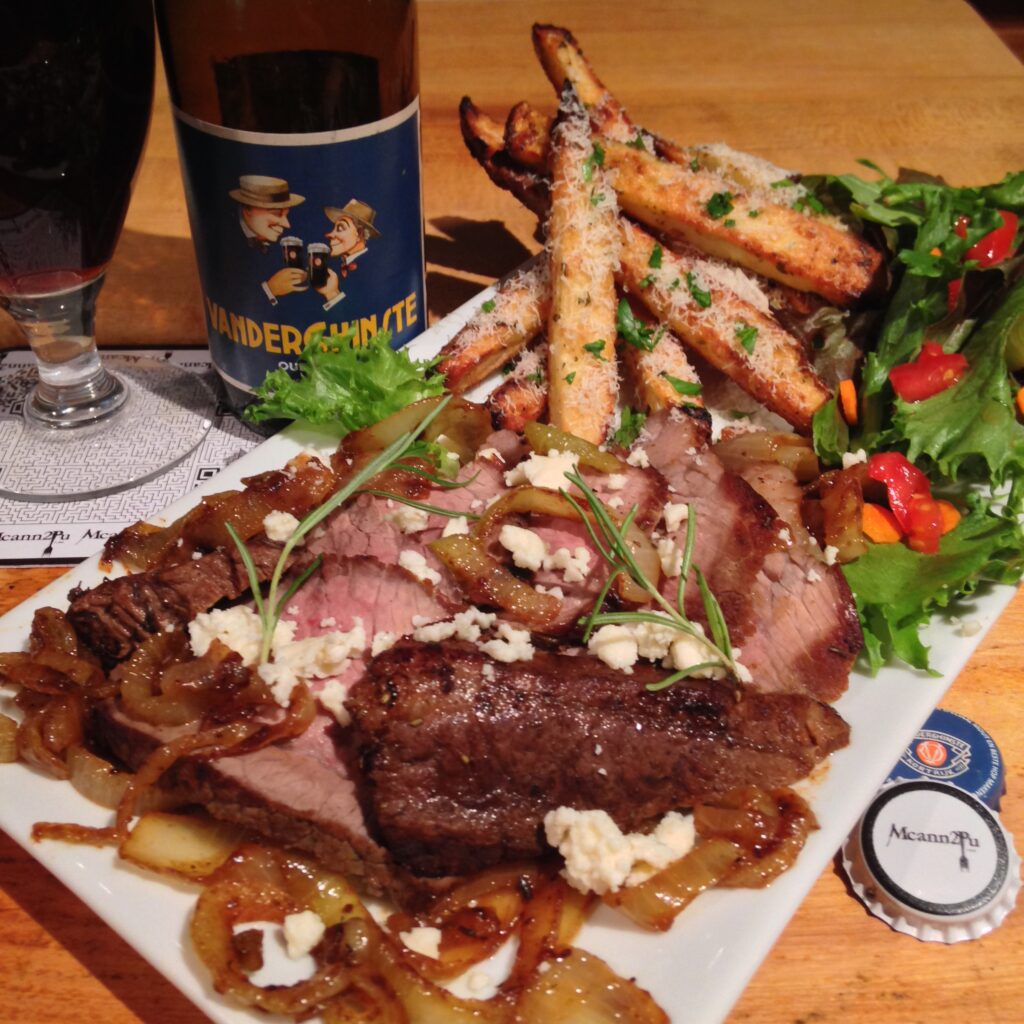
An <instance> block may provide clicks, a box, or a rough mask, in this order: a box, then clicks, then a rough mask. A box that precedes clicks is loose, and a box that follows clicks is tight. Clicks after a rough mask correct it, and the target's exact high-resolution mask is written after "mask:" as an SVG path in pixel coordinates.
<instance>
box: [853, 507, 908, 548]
mask: <svg viewBox="0 0 1024 1024" xmlns="http://www.w3.org/2000/svg"><path fill="white" fill-rule="evenodd" d="M861 529H862V530H863V531H864V535H865V536H866V537H867V538H868V539H869V540H873V541H874V542H875V543H876V544H897V543H899V541H900V539H901V538H902V537H903V531H902V530H901V529H900V524H899V523H898V522H896V517H895V516H894V515H893V514H892V513H891V512H890V511H889V510H888V509H887V508H885V507H883V506H882V505H875V504H873V503H872V502H870V501H865V502H864V510H863V511H862V512H861Z"/></svg>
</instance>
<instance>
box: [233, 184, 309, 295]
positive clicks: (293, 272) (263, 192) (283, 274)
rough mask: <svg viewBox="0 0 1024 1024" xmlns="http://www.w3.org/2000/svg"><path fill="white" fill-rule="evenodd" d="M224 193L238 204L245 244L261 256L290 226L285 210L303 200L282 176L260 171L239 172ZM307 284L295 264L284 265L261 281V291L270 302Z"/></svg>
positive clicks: (304, 199) (239, 220)
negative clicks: (268, 277)
mask: <svg viewBox="0 0 1024 1024" xmlns="http://www.w3.org/2000/svg"><path fill="white" fill-rule="evenodd" d="M228 195H229V196H230V197H231V198H232V199H234V200H235V202H236V203H238V204H239V211H238V224H239V227H241V229H242V234H243V235H245V237H246V239H247V240H248V242H249V245H250V246H252V247H253V248H254V249H257V250H259V251H260V252H261V253H263V254H264V255H265V254H266V253H268V252H270V247H271V245H273V244H274V243H275V242H277V241H278V240H279V239H280V238H281V235H283V234H284V232H285V231H287V230H288V229H289V228H290V227H291V223H290V221H289V220H288V211H289V210H290V209H292V207H295V206H298V205H299V204H300V203H304V202H305V201H306V197H305V196H300V195H296V194H295V193H294V192H292V191H291V190H290V189H289V188H288V182H287V181H285V180H284V178H272V177H268V176H267V175H264V174H243V175H242V176H241V177H240V178H239V179H238V188H235V189H232V190H231V191H230V192H228ZM307 285H308V282H307V280H306V272H305V271H304V270H301V269H299V268H297V267H284V268H283V269H281V270H279V271H277V273H275V274H273V275H272V276H271V277H270V279H269V280H267V281H264V282H263V290H264V292H266V294H267V298H269V299H270V301H271V302H272V303H275V304H276V303H277V299H278V297H279V296H281V295H287V294H289V293H290V292H297V291H302V290H304V289H305V288H306V287H307Z"/></svg>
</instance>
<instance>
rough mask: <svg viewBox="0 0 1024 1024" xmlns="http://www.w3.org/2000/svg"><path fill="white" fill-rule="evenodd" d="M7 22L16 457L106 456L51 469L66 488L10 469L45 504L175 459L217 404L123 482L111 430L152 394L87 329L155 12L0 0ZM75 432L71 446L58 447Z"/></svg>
mask: <svg viewBox="0 0 1024 1024" xmlns="http://www.w3.org/2000/svg"><path fill="white" fill-rule="evenodd" d="M0 23H2V24H3V25H4V38H3V40H2V41H0V305H2V307H3V308H5V309H6V310H7V312H8V313H9V314H10V315H11V316H12V317H13V318H14V320H15V322H16V323H17V324H18V326H19V327H20V328H21V331H22V333H23V335H24V336H25V340H26V341H27V342H28V344H29V345H30V346H31V349H32V352H33V353H34V355H35V358H36V364H37V367H38V371H39V381H38V384H36V386H35V387H34V388H33V389H32V391H31V392H30V393H29V394H28V395H27V396H26V397H25V400H24V407H23V421H22V422H21V423H20V427H19V429H21V430H22V432H23V436H22V437H19V439H18V441H17V446H18V451H19V459H20V456H24V455H25V452H26V448H25V446H26V445H30V444H33V443H38V444H39V445H41V446H42V447H41V450H40V456H39V457H40V459H43V460H47V459H50V460H54V459H56V461H57V463H58V465H59V464H60V463H62V462H63V463H65V464H67V463H68V462H72V461H73V462H74V463H75V465H76V467H79V468H81V467H80V461H81V460H82V459H83V458H87V456H88V452H89V451H95V452H96V453H97V454H98V455H104V456H105V457H103V458H101V459H98V460H97V461H100V462H101V463H102V465H103V470H102V472H101V473H99V475H97V474H96V473H93V472H90V471H89V470H88V469H83V471H82V472H81V474H79V473H69V472H67V470H66V468H65V472H63V473H59V474H57V475H58V476H59V477H61V478H62V479H63V481H64V483H65V484H67V486H63V487H62V486H61V483H60V482H55V481H54V479H53V478H52V477H51V479H50V481H49V482H47V483H43V484H42V485H41V487H40V485H38V484H27V485H25V486H24V487H23V486H22V484H21V483H20V482H19V481H17V480H14V479H12V478H11V475H10V473H6V472H5V475H4V476H3V477H0V493H4V494H6V495H8V496H15V497H27V498H35V499H41V500H55V499H57V498H59V497H63V496H75V497H84V496H88V495H91V494H99V493H105V492H109V491H112V490H117V489H120V487H122V486H127V485H128V484H130V483H133V482H137V481H138V480H139V479H145V478H146V477H149V476H153V475H155V473H156V472H159V471H160V469H163V468H166V467H167V466H168V465H169V464H173V462H174V461H177V459H180V458H181V457H182V456H183V455H184V454H186V453H187V452H188V451H190V450H191V449H192V448H194V447H195V445H196V444H197V443H198V441H199V440H200V439H201V437H202V435H203V434H205V432H206V430H207V429H209V414H210V412H211V409H210V408H209V403H208V401H206V402H203V401H202V400H203V399H204V398H205V399H207V400H208V399H209V397H210V396H209V393H208V389H206V388H205V385H204V386H203V391H205V392H206V393H205V395H204V394H202V393H199V394H198V395H194V397H196V398H198V399H199V400H200V402H201V404H203V412H204V415H203V417H202V419H201V420H200V421H199V422H200V423H201V422H202V420H203V419H205V420H206V425H205V429H203V431H202V433H201V434H199V436H198V437H194V439H193V435H194V434H195V429H190V430H189V437H188V441H187V443H188V447H187V448H186V449H185V451H179V450H178V449H177V448H175V447H174V446H173V444H172V445H171V446H170V448H169V449H165V450H164V451H163V452H161V453H159V454H158V455H156V456H154V458H153V459H149V460H148V461H147V460H143V462H145V466H144V467H143V472H141V474H140V473H139V470H138V466H137V464H136V463H135V462H133V468H132V470H131V472H130V475H132V476H133V477H134V479H130V480H123V479H120V477H122V476H123V475H124V471H123V469H122V468H121V467H119V466H118V465H116V464H114V463H115V462H117V461H122V460H117V457H116V455H114V458H111V456H112V454H114V452H115V449H116V444H115V442H113V441H112V440H111V437H112V435H108V433H107V431H113V430H115V429H116V428H117V425H118V424H119V423H120V424H122V425H124V426H127V419H128V418H129V417H128V416H127V409H128V408H129V407H131V406H132V404H133V403H135V404H138V403H139V402H140V401H143V400H144V398H145V389H143V390H142V391H139V390H138V389H136V388H135V386H134V382H135V376H134V374H128V375H127V376H128V377H129V379H130V381H131V383H126V381H125V379H124V378H123V377H122V376H119V375H117V374H114V373H111V372H109V371H108V370H107V369H106V368H105V367H104V365H103V363H102V362H101V361H100V357H99V353H98V351H97V348H96V341H95V336H94V332H93V323H94V318H95V307H96V297H97V295H98V293H99V291H100V288H101V286H102V284H103V276H104V271H105V270H106V268H107V264H108V263H109V262H110V259H111V256H112V255H113V252H114V246H115V244H116V242H117V239H118V236H119V235H120V232H121V227H122V225H123V223H124V218H125V214H126V212H127V209H128V201H129V198H130V194H131V186H132V182H133V179H134V177H135V172H136V168H137V166H138V163H139V159H140V156H141V154H142V148H143V144H144V142H145V139H146V132H147V129H148V126H149V117H150V107H151V105H152V98H153V73H154V52H155V44H154V30H153V14H152V8H151V5H150V2H149V0H106V2H104V3H92V2H84V3H83V2H82V0H46V2H45V3H42V4H25V3H23V2H20V0H19V2H13V0H0ZM166 369H167V370H170V369H171V368H170V367H166ZM174 372H175V373H184V372H185V371H180V370H176V369H175V370H174ZM188 376H189V377H194V375H193V374H189V375H188ZM197 379H198V378H197ZM165 383H166V382H165ZM186 390H189V389H186ZM12 411H13V410H11V409H8V410H7V412H8V413H10V412H12ZM136 411H137V412H138V413H143V414H144V412H145V411H144V410H142V409H138V410H136ZM86 437H88V438H89V439H90V441H89V443H88V444H85V445H84V446H83V444H82V443H81V442H82V441H83V439H84V438H86ZM69 438H74V441H75V442H76V443H77V447H76V448H75V450H74V451H73V452H71V451H70V450H69V449H67V448H64V449H60V448H56V447H54V446H55V444H56V443H57V442H58V441H62V440H65V439H69ZM179 447H180V446H179ZM6 461H10V460H9V459H8V460H6ZM154 461H155V462H159V467H157V466H156V465H155V464H151V463H154ZM37 475H38V474H37ZM43 475H44V476H45V475H46V474H43ZM75 481H77V483H76V482H75ZM40 489H41V490H42V491H43V492H45V493H32V492H33V491H39V490H40Z"/></svg>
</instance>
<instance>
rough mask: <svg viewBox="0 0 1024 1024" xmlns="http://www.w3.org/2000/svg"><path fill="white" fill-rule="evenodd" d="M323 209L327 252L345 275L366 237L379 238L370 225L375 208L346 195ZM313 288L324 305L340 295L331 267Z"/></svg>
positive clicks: (363, 248) (363, 250)
mask: <svg viewBox="0 0 1024 1024" xmlns="http://www.w3.org/2000/svg"><path fill="white" fill-rule="evenodd" d="M324 213H325V214H326V215H327V219H328V220H329V221H330V222H331V230H330V231H328V232H327V235H326V238H327V243H328V245H330V247H331V255H332V256H340V257H341V267H340V268H339V271H340V273H341V276H342V277H346V276H347V275H348V274H350V273H351V272H352V271H354V270H355V269H356V260H358V259H360V258H362V257H363V256H364V255H365V254H366V242H367V239H370V238H380V231H378V230H377V228H376V227H375V226H374V221H375V220H376V219H377V211H376V210H375V209H374V208H373V207H372V206H370V205H369V204H368V203H364V202H362V201H361V200H359V199H350V200H349V201H348V202H347V203H346V204H345V205H344V206H325V207H324ZM317 291H318V292H319V293H320V294H321V295H322V296H323V297H324V299H325V300H326V301H325V303H324V308H325V309H329V308H330V306H331V305H333V304H334V302H335V301H337V300H338V299H340V298H343V297H344V295H343V293H342V291H341V289H340V288H339V287H338V274H337V273H335V271H334V270H329V271H328V272H327V283H326V284H325V285H324V286H323V287H322V288H317Z"/></svg>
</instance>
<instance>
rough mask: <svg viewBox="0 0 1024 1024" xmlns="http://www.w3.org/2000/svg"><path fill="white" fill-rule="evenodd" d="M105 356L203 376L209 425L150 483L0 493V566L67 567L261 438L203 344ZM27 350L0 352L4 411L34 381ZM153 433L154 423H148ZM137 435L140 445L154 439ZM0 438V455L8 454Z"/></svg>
mask: <svg viewBox="0 0 1024 1024" xmlns="http://www.w3.org/2000/svg"><path fill="white" fill-rule="evenodd" d="M103 354H104V355H137V356H138V355H144V356H146V357H148V358H150V359H166V360H168V361H169V362H171V363H173V364H174V365H176V366H180V367H181V368H182V369H186V370H190V371H192V372H193V373H198V374H201V375H202V376H203V377H204V379H205V380H206V382H207V383H208V384H209V385H210V387H211V388H212V389H213V390H214V392H215V393H216V395H217V397H218V402H217V412H216V414H215V416H214V420H213V426H212V427H211V428H210V432H209V433H208V434H207V435H206V438H205V439H204V440H203V441H202V442H201V443H200V444H199V446H198V447H197V448H196V449H195V451H193V452H191V453H190V454H189V455H187V456H186V457H185V458H184V459H183V460H182V461H181V462H179V463H178V464H177V465H176V466H174V467H173V468H171V469H169V470H168V471H167V472H166V473H163V474H161V475H160V476H158V477H156V478H155V479H153V480H150V481H148V482H147V483H144V484H142V485H140V486H139V487H133V488H129V489H128V490H125V491H119V492H118V493H117V494H110V495H107V496H106V497H102V498H93V499H90V500H88V501H69V502H29V501H11V500H9V499H6V498H0V565H72V564H74V563H76V562H80V561H82V559H84V558H88V557H89V556H90V555H93V554H95V553H96V552H97V551H98V550H99V549H100V548H101V547H102V546H103V542H104V541H105V540H106V539H107V538H108V537H110V536H112V535H113V534H115V533H117V532H119V531H120V530H123V529H124V528H125V527H126V526H130V525H131V524H132V523H135V522H138V521H139V520H140V519H149V518H151V517H153V516H154V515H155V514H156V513H158V512H159V511H160V510H161V509H164V508H166V507H167V506H168V505H169V504H171V502H173V501H175V500H176V499H178V498H180V497H181V496H182V495H184V494H187V493H188V492H189V491H191V490H193V489H194V488H195V487H196V486H197V485H198V484H200V483H202V481H204V480H208V479H209V478H210V477H212V476H216V474H217V473H219V472H220V471H221V470H222V469H223V468H224V467H225V466H226V465H228V464H229V463H231V462H234V460H235V459H237V458H238V457H239V456H240V455H244V454H245V453H246V452H247V451H250V450H251V449H252V448H255V447H256V445H258V444H260V443H261V442H262V441H264V440H266V438H264V437H263V436H262V435H260V434H257V433H256V432H255V431H253V430H251V429H250V428H249V427H248V426H246V425H245V424H244V423H242V422H241V420H239V419H238V417H237V416H235V414H234V413H233V412H232V411H231V409H230V408H229V407H228V405H227V404H226V402H225V401H224V390H223V388H222V387H221V384H220V378H219V377H218V376H217V373H216V372H215V371H214V369H213V365H212V363H211V361H210V353H209V352H208V351H207V350H206V349H153V350H150V349H104V350H103ZM34 367H35V360H34V358H33V356H32V353H31V352H21V351H18V352H6V353H0V396H2V405H3V411H4V412H5V413H12V412H20V402H21V398H22V397H23V396H24V394H25V393H26V392H27V391H28V389H29V388H30V387H31V386H32V384H33V383H34V382H35V369H34ZM154 431H155V432H156V434H157V435H158V434H159V428H158V427H156V426H154ZM159 443H160V438H159V436H147V435H145V434H143V435H141V436H140V437H139V446H140V448H141V447H145V446H149V445H153V444H159ZM8 455H9V452H8V450H7V449H5V448H4V447H3V440H2V437H0V459H3V458H5V457H8Z"/></svg>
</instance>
